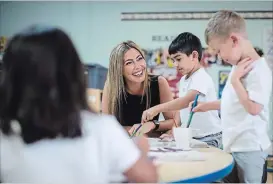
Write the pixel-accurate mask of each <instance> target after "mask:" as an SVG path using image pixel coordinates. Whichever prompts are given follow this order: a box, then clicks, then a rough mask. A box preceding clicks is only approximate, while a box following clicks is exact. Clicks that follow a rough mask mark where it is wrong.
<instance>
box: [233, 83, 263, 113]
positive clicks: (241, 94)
mask: <svg viewBox="0 0 273 184" xmlns="http://www.w3.org/2000/svg"><path fill="white" fill-rule="evenodd" d="M232 85H233V88H234V90H235V92H236V93H237V95H238V98H239V100H240V102H241V104H242V105H243V106H244V108H245V110H246V111H247V112H248V113H249V114H251V115H254V116H255V115H258V114H259V113H260V112H261V110H262V109H263V106H262V105H261V104H258V103H256V102H254V101H252V100H251V99H250V98H249V96H248V93H247V91H246V89H245V88H244V86H243V84H242V82H241V81H240V80H233V81H232Z"/></svg>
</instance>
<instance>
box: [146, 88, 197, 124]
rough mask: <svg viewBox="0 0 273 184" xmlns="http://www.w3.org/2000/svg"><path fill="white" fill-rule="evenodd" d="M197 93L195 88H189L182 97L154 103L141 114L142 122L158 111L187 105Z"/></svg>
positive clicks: (176, 108)
mask: <svg viewBox="0 0 273 184" xmlns="http://www.w3.org/2000/svg"><path fill="white" fill-rule="evenodd" d="M197 94H199V92H198V91H196V90H190V91H189V92H188V93H187V95H186V96H184V97H183V98H177V99H175V100H172V101H169V102H166V103H163V104H159V105H156V106H154V107H152V108H150V109H148V110H146V111H144V112H143V114H142V122H146V121H149V120H151V119H153V117H155V116H156V115H157V114H159V113H160V112H169V111H177V110H180V109H184V108H186V107H188V106H189V104H190V102H191V101H193V100H194V98H195V96H196V95H197Z"/></svg>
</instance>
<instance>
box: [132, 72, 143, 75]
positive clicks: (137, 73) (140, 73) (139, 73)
mask: <svg viewBox="0 0 273 184" xmlns="http://www.w3.org/2000/svg"><path fill="white" fill-rule="evenodd" d="M142 74H143V71H139V72H136V73H134V74H133V76H141V75H142Z"/></svg>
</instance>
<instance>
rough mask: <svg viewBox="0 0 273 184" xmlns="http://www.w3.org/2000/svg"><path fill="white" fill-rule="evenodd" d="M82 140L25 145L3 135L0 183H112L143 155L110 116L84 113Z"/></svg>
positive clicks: (39, 142) (68, 139)
mask: <svg viewBox="0 0 273 184" xmlns="http://www.w3.org/2000/svg"><path fill="white" fill-rule="evenodd" d="M81 118H82V124H83V136H82V137H79V138H74V139H70V138H67V139H64V138H57V139H44V140H41V141H37V142H35V143H32V144H25V143H23V142H22V141H21V137H17V136H5V135H3V134H2V135H1V149H0V151H1V164H0V168H1V170H0V171H1V172H0V174H1V180H2V182H11V183H16V182H20V183H36V184H37V183H39V184H43V183H47V184H53V183H54V184H61V183H63V184H64V183H65V184H75V183H109V182H110V181H111V179H112V178H113V177H116V176H113V171H115V172H114V174H115V175H116V174H119V175H123V172H125V171H126V170H128V169H129V168H131V167H132V166H133V165H134V164H135V163H136V161H137V160H138V159H139V158H140V151H139V150H138V149H137V147H136V146H135V144H134V143H133V141H132V140H131V139H130V138H129V136H128V135H127V134H126V132H125V130H124V129H123V128H122V127H121V126H120V125H119V124H118V122H117V121H116V120H115V119H114V118H112V117H110V116H97V115H94V114H92V113H90V112H87V111H84V112H82V116H81Z"/></svg>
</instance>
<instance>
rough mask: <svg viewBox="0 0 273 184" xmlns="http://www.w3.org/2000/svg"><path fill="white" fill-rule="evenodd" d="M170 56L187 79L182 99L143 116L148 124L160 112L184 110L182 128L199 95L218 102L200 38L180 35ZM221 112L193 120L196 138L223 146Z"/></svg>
mask: <svg viewBox="0 0 273 184" xmlns="http://www.w3.org/2000/svg"><path fill="white" fill-rule="evenodd" d="M169 54H170V56H171V58H172V60H173V62H174V65H175V66H176V67H177V70H178V72H180V73H181V74H182V75H183V77H182V78H181V80H180V89H179V98H177V99H175V100H173V101H170V102H167V103H164V104H160V105H157V106H154V107H152V108H150V109H148V110H146V111H144V113H143V115H142V122H143V123H145V122H147V121H149V120H151V119H153V117H154V116H156V115H157V114H158V113H160V112H167V111H175V110H180V118H181V122H182V125H181V126H182V127H186V126H187V125H186V123H187V121H188V117H189V114H190V111H191V109H190V108H189V104H190V102H191V101H193V100H194V98H195V96H196V95H197V94H199V101H201V102H207V101H212V100H217V96H216V91H215V87H214V83H213V80H212V78H211V77H210V76H209V75H208V74H207V72H206V71H205V69H204V68H203V67H202V66H201V64H200V60H201V57H202V45H201V42H200V39H199V38H198V37H197V36H195V35H193V34H192V33H188V32H184V33H181V34H180V35H178V36H177V37H176V38H175V39H174V40H173V41H172V43H171V45H170V46H169ZM220 126H221V125H220V118H219V116H218V111H209V112H203V113H197V114H195V115H194V118H193V119H192V123H191V128H192V129H194V130H195V135H194V138H195V139H198V140H201V141H204V142H207V143H208V144H209V145H211V146H215V147H220V146H221V142H222V133H221V128H220Z"/></svg>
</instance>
